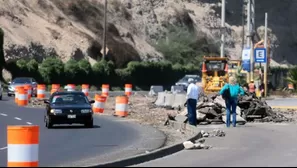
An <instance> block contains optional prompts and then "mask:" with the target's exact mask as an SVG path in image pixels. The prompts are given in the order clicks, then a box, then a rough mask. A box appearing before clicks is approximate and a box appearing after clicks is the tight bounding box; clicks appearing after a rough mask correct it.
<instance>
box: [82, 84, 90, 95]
mask: <svg viewBox="0 0 297 168" xmlns="http://www.w3.org/2000/svg"><path fill="white" fill-rule="evenodd" d="M89 87H90V85H88V84H82V85H81V91H82V92H83V93H84V94H85V95H86V96H89Z"/></svg>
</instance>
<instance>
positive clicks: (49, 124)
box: [45, 119, 53, 129]
mask: <svg viewBox="0 0 297 168" xmlns="http://www.w3.org/2000/svg"><path fill="white" fill-rule="evenodd" d="M45 127H46V128H48V129H50V128H53V123H51V122H50V121H49V119H47V120H46V122H45Z"/></svg>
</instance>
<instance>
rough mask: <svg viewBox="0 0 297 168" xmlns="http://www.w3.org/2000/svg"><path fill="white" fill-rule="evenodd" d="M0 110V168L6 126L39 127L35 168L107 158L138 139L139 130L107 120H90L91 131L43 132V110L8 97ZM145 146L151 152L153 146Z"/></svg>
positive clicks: (3, 164) (4, 152) (4, 153)
mask: <svg viewBox="0 0 297 168" xmlns="http://www.w3.org/2000/svg"><path fill="white" fill-rule="evenodd" d="M0 107H1V109H0V167H6V164H7V148H6V146H7V125H31V124H33V125H39V126H40V143H39V166H58V165H67V164H68V163H69V164H71V165H75V164H74V163H76V162H81V161H82V160H85V159H86V158H91V157H94V156H101V155H107V154H109V153H113V152H118V151H119V149H122V148H125V147H127V146H131V145H133V144H139V140H140V139H141V138H142V137H141V133H142V131H143V130H140V129H141V127H140V126H139V125H135V123H132V122H117V119H112V117H108V116H96V117H94V125H95V126H94V128H84V127H83V126H80V125H78V126H72V127H69V126H68V127H67V126H66V127H65V126H64V127H57V128H53V129H47V128H45V124H44V122H43V115H44V109H38V108H26V107H17V106H16V105H15V103H14V102H13V98H8V97H4V98H3V100H2V101H0ZM113 118H114V117H113ZM119 121H120V120H119ZM145 131H147V132H145ZM143 134H148V135H150V136H152V137H154V135H155V134H157V135H159V134H158V132H156V130H149V129H146V130H144V133H143ZM162 136H164V135H163V134H162ZM145 138H146V139H149V138H148V137H145ZM152 141H154V140H152ZM152 143H154V144H155V147H160V145H162V144H158V143H164V142H160V140H158V139H157V140H155V141H154V142H152ZM147 146H149V147H148V148H150V147H152V148H154V145H151V146H150V145H147ZM147 146H146V147H147ZM97 161H98V160H97ZM89 164H90V163H89ZM92 164H94V163H92ZM97 164H99V163H97Z"/></svg>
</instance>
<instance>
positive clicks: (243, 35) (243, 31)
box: [241, 0, 245, 51]
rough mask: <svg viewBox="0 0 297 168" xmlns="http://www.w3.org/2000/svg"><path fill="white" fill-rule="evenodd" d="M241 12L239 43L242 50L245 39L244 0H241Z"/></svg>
mask: <svg viewBox="0 0 297 168" xmlns="http://www.w3.org/2000/svg"><path fill="white" fill-rule="evenodd" d="M241 14H242V18H241V19H242V20H241V21H242V37H241V38H242V44H241V50H242V51H243V49H244V40H245V29H244V27H245V26H244V25H245V3H244V0H242V11H241Z"/></svg>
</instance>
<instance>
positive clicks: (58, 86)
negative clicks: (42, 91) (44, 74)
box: [51, 84, 61, 94]
mask: <svg viewBox="0 0 297 168" xmlns="http://www.w3.org/2000/svg"><path fill="white" fill-rule="evenodd" d="M60 87H61V85H60V84H52V89H51V94H53V93H55V92H57V91H59V90H60Z"/></svg>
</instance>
